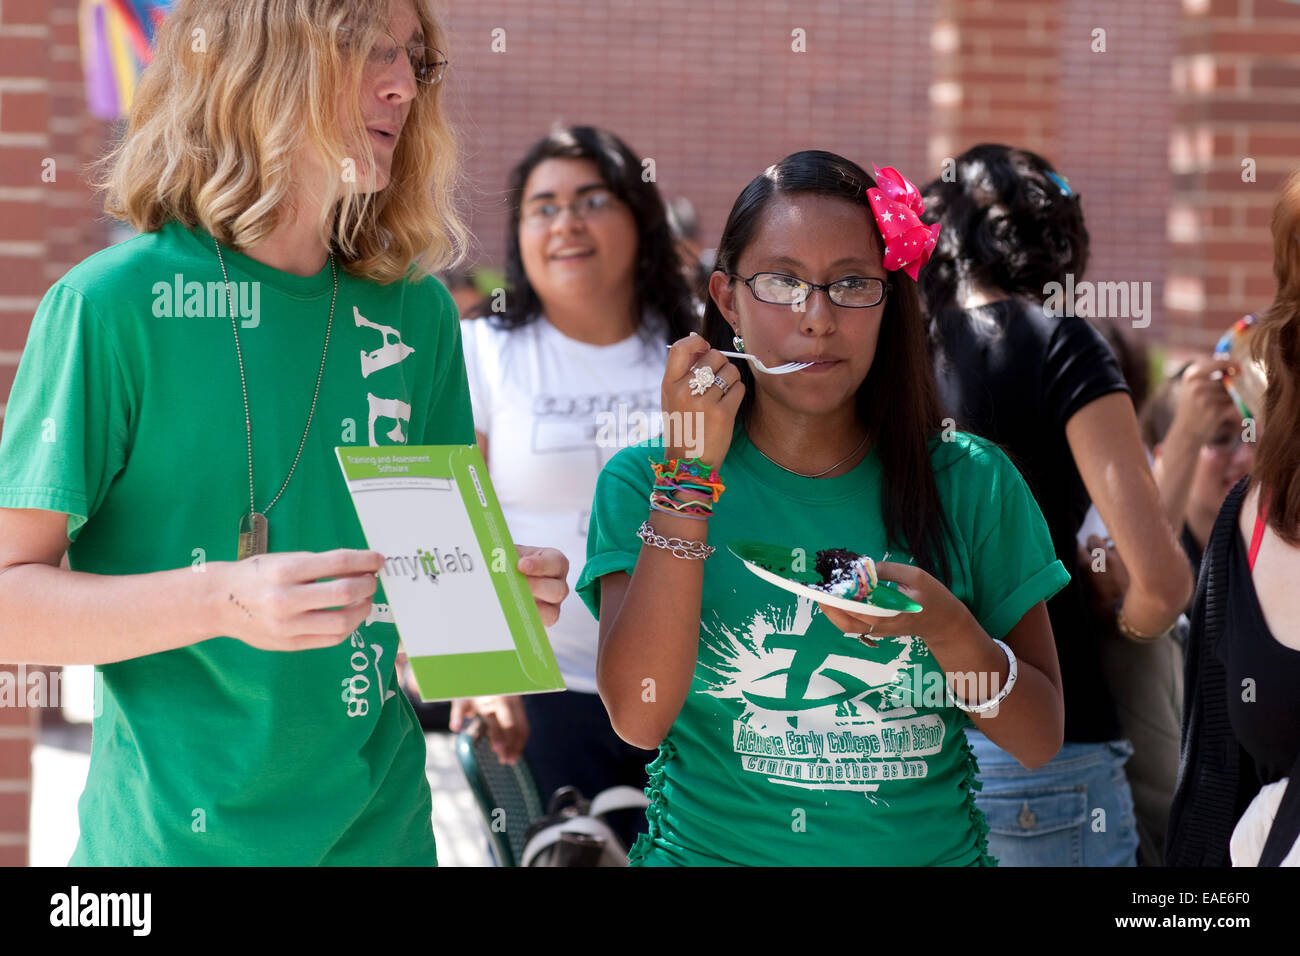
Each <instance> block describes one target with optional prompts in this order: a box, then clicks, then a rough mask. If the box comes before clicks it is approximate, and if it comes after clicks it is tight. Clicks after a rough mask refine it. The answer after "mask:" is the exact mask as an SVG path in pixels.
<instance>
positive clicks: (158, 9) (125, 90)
mask: <svg viewBox="0 0 1300 956" xmlns="http://www.w3.org/2000/svg"><path fill="white" fill-rule="evenodd" d="M174 2H175V0H81V10H80V13H79V16H80V20H81V64H82V69H83V71H84V72H85V76H86V105H87V106H88V107H89V109H90V112H91V113H93V114H94V115H95V116H98V117H99V118H100V119H102V120H109V121H111V120H116V119H118V118H120V117H122V116H125V115H126V113H127V111H129V110H130V109H131V100H132V98H133V96H134V94H135V84H136V80H137V78H138V77H139V76H140V72H141V71H142V70H143V69H144V68H145V67H146V66H147V65H148V64H149V61H150V60H152V59H153V41H154V36H155V34H156V33H157V31H158V25H159V24H160V23H162V19H163V17H165V16H166V15H167V11H169V10H170V9H171V7H172V4H173V3H174Z"/></svg>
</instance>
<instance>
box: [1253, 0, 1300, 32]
mask: <svg viewBox="0 0 1300 956" xmlns="http://www.w3.org/2000/svg"><path fill="white" fill-rule="evenodd" d="M1251 16H1252V18H1253V20H1254V25H1255V26H1256V27H1257V28H1259V29H1263V30H1267V29H1269V28H1270V27H1272V26H1275V25H1284V26H1295V25H1297V24H1300V8H1297V7H1296V5H1295V4H1294V3H1291V2H1289V0H1251ZM1270 21H1271V22H1270Z"/></svg>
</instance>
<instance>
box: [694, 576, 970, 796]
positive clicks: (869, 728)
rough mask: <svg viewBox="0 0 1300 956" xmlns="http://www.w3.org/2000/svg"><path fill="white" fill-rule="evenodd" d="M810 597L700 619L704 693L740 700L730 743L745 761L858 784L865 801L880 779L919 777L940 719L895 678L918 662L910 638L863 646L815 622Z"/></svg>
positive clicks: (790, 776) (769, 770)
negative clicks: (747, 613)
mask: <svg viewBox="0 0 1300 956" xmlns="http://www.w3.org/2000/svg"><path fill="white" fill-rule="evenodd" d="M813 623H814V607H813V602H812V601H810V600H808V599H807V598H803V597H800V598H798V604H797V605H796V607H795V610H794V611H793V612H791V611H790V610H789V609H788V608H778V607H774V606H771V605H769V606H767V607H765V608H760V609H758V610H756V611H755V612H754V615H753V617H752V618H751V619H750V620H749V621H748V622H747V624H746V625H744V626H743V627H741V628H737V629H732V628H729V627H727V626H725V625H723V624H722V623H721V622H718V621H717V620H716V615H715V619H714V621H713V622H712V623H703V622H702V623H701V631H700V633H701V638H702V641H701V643H702V647H701V655H700V662H701V664H702V665H703V666H704V668H705V672H706V673H707V674H708V675H709V676H707V677H705V678H704V679H705V681H706V683H707V684H708V690H707V693H709V694H711V695H713V696H714V697H717V698H719V699H722V700H727V701H730V702H734V703H735V704H738V705H739V706H740V714H739V716H738V717H736V718H733V723H732V747H733V749H734V751H735V753H736V757H737V759H738V760H739V761H740V765H741V767H742V768H743V769H744V770H746V771H748V772H750V773H756V774H760V775H762V776H764V777H766V778H767V780H768V781H770V782H771V783H776V784H783V785H786V786H791V787H802V788H805V789H810V790H825V789H836V790H857V791H861V792H862V793H863V794H864V795H867V796H868V797H869V799H876V798H874V797H871V794H872V793H873V792H874V791H877V790H879V789H880V784H881V781H889V780H897V779H904V778H918V777H925V776H927V775H928V773H929V765H928V762H927V760H926V759H924V758H927V757H932V756H934V755H935V754H938V753H940V751H942V749H943V741H944V736H945V733H946V730H947V728H946V726H945V724H944V721H943V718H942V717H941V716H940V715H939V714H938V713H935V712H934V711H927V712H924V713H922V712H918V711H916V710H914V709H913V708H912V707H910V706H907V704H906V703H905V701H904V696H905V695H902V694H900V693H899V690H900V683H901V682H902V681H903V679H904V678H905V676H907V675H908V673H909V672H910V673H911V674H915V673H917V670H919V668H920V667H921V665H922V663H923V662H927V661H928V662H929V663H931V664H933V658H932V657H931V655H930V652H929V649H928V648H927V647H926V646H925V643H924V642H923V641H922V640H921V639H920V638H916V637H900V638H894V639H889V638H886V639H883V640H882V641H881V642H880V646H879V647H877V648H869V647H867V646H866V645H865V644H862V643H860V642H858V641H856V640H854V639H852V638H847V637H845V636H844V635H843V634H841V633H840V632H839V631H837V630H834V629H833V628H832V627H830V626H829V624H828V623H827V622H825V621H823V622H821V623H820V625H819V626H818V627H816V628H813V627H812V624H813Z"/></svg>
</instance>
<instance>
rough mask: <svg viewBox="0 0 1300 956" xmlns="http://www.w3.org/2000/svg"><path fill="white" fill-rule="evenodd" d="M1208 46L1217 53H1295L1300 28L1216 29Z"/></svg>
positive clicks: (1299, 44) (1264, 54)
mask: <svg viewBox="0 0 1300 956" xmlns="http://www.w3.org/2000/svg"><path fill="white" fill-rule="evenodd" d="M1297 23H1300V21H1297ZM1208 48H1209V49H1211V50H1213V51H1214V52H1217V53H1251V54H1255V55H1257V56H1271V55H1279V56H1286V55H1294V54H1295V52H1296V51H1297V50H1300V30H1275V29H1259V30H1216V31H1215V32H1214V33H1213V35H1212V36H1211V37H1210V38H1209V39H1208Z"/></svg>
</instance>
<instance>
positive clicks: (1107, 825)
mask: <svg viewBox="0 0 1300 956" xmlns="http://www.w3.org/2000/svg"><path fill="white" fill-rule="evenodd" d="M966 736H967V739H969V740H970V744H971V747H972V749H973V750H974V751H975V759H976V760H977V761H979V769H980V772H979V779H980V782H981V783H982V784H983V789H982V790H981V791H980V792H979V793H977V794H976V796H975V802H976V805H977V806H979V808H980V810H982V811H983V813H984V816H985V817H986V818H987V820H988V823H989V853H990V854H992V855H993V856H995V857H997V859H998V865H999V866H1136V865H1137V862H1136V858H1137V847H1138V833H1137V823H1136V820H1135V818H1134V813H1133V794H1132V792H1131V791H1130V790H1129V785H1128V780H1127V779H1126V778H1125V776H1124V762H1125V761H1127V760H1128V758H1129V757H1130V756H1132V754H1133V747H1132V746H1131V745H1130V744H1129V742H1128V741H1127V740H1114V741H1110V742H1109V743H1096V744H1072V743H1067V744H1065V745H1063V746H1062V747H1061V752H1060V753H1058V754H1057V755H1056V756H1055V757H1053V758H1052V759H1051V760H1050V761H1048V762H1047V763H1046V764H1045V765H1043V766H1042V767H1039V768H1037V769H1036V770H1026V769H1025V768H1024V767H1023V766H1021V764H1020V761H1018V760H1016V758H1015V757H1012V756H1011V755H1009V754H1007V753H1004V752H1003V751H1002V750H1001V749H999V748H998V746H997V745H996V744H994V743H993V742H992V741H991V740H989V739H988V737H986V736H984V735H983V734H982V733H980V732H978V731H975V730H971V729H967V731H966Z"/></svg>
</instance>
